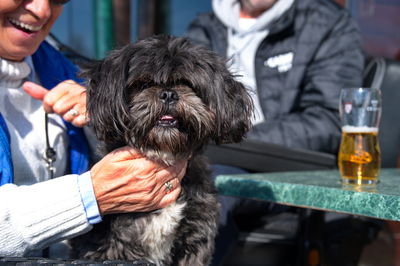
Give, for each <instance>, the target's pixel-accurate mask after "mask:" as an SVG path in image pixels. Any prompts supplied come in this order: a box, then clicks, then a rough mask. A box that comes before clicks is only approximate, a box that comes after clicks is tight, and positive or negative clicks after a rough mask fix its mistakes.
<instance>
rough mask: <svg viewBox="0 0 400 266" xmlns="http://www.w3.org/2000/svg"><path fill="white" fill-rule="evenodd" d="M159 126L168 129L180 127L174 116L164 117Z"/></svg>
mask: <svg viewBox="0 0 400 266" xmlns="http://www.w3.org/2000/svg"><path fill="white" fill-rule="evenodd" d="M158 125H160V126H166V127H176V126H177V125H178V121H177V120H176V119H175V117H173V116H172V115H163V116H161V118H160V120H159V121H158Z"/></svg>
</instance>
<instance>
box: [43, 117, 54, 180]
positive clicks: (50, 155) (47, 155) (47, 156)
mask: <svg viewBox="0 0 400 266" xmlns="http://www.w3.org/2000/svg"><path fill="white" fill-rule="evenodd" d="M44 124H45V130H46V150H45V151H44V154H43V159H44V160H45V162H46V168H47V170H48V171H49V174H50V179H53V178H54V170H55V169H54V162H55V161H56V155H57V153H56V151H55V150H54V149H53V148H52V147H50V141H49V116H48V114H47V113H45V115H44Z"/></svg>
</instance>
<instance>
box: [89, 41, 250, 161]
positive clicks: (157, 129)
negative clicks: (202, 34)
mask: <svg viewBox="0 0 400 266" xmlns="http://www.w3.org/2000/svg"><path fill="white" fill-rule="evenodd" d="M82 76H83V77H85V78H87V80H88V84H87V85H88V86H87V87H88V115H89V118H90V124H91V126H92V127H93V128H94V130H95V132H96V134H97V136H98V138H99V139H100V140H102V141H104V142H105V143H106V145H107V149H108V150H110V149H114V148H116V147H120V146H124V145H130V146H132V147H135V148H137V149H139V150H141V151H142V152H144V153H145V154H152V155H154V156H156V157H157V156H158V157H160V158H164V157H165V155H167V158H171V157H170V156H172V158H177V157H186V158H187V157H189V156H190V155H191V154H192V153H193V152H195V151H197V150H199V149H200V148H201V147H202V146H203V145H204V144H206V143H207V142H208V141H210V140H213V141H215V142H216V143H228V142H238V141H240V140H242V138H243V136H244V134H245V133H246V132H247V131H248V129H249V126H250V115H251V113H252V102H251V98H250V96H249V95H248V93H247V91H246V89H245V88H244V86H243V85H242V84H241V83H239V82H237V81H235V79H234V77H233V76H232V75H231V73H230V72H229V71H228V70H227V69H226V67H225V62H224V61H222V60H221V59H219V58H218V57H217V56H215V55H214V54H213V53H212V52H210V51H208V50H206V49H204V48H201V47H199V46H194V45H192V44H190V42H189V41H188V40H186V39H184V38H174V37H168V36H156V37H151V38H148V39H145V40H142V41H139V42H137V43H135V44H130V45H128V46H125V47H123V48H122V49H120V50H114V51H112V52H111V53H110V54H109V55H108V56H107V57H106V58H105V59H104V60H102V61H98V62H96V63H94V64H93V65H92V66H91V67H89V68H88V69H87V70H86V71H84V72H83V74H82Z"/></svg>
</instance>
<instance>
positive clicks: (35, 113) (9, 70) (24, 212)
mask: <svg viewBox="0 0 400 266" xmlns="http://www.w3.org/2000/svg"><path fill="white" fill-rule="evenodd" d="M30 72H31V71H30V67H29V64H27V63H26V62H19V63H15V62H9V61H6V60H3V59H0V111H1V113H2V115H3V116H4V118H5V120H6V122H7V126H8V127H9V131H10V135H11V152H12V154H13V155H12V157H13V158H12V159H13V164H14V179H15V180H14V181H15V183H16V184H17V185H21V186H17V185H14V184H8V185H3V186H2V187H0V256H22V255H25V254H32V252H31V251H33V250H39V249H41V248H43V247H46V246H48V245H50V244H51V243H55V242H58V241H60V240H63V239H67V238H71V237H73V236H75V235H77V234H81V233H84V232H86V231H88V230H90V229H91V225H90V224H89V223H88V221H87V218H86V213H85V210H84V207H83V204H82V199H81V195H80V192H79V187H78V176H77V175H67V176H62V177H59V178H56V179H54V180H51V181H46V182H41V183H37V182H40V181H44V180H47V179H48V175H47V171H46V168H45V166H44V163H43V161H42V158H41V154H42V150H43V145H44V143H45V138H44V122H43V119H41V118H43V117H44V111H43V108H42V107H41V103H40V102H39V101H36V100H33V99H32V98H30V96H29V95H27V94H26V93H24V92H23V91H22V89H21V84H22V82H23V80H24V79H25V78H26V77H27V76H28V75H29V74H30ZM38 120H40V121H38ZM60 121H61V120H60V119H59V118H57V116H53V119H52V120H51V125H50V126H49V128H50V133H51V134H50V141H51V145H52V146H53V147H54V146H55V148H56V150H58V157H57V161H56V162H57V165H56V176H58V175H62V173H64V172H65V168H66V163H65V162H66V158H65V157H66V156H65V154H66V152H65V150H66V149H65V146H66V144H67V140H66V137H65V132H64V128H63V124H62V122H60ZM88 174H90V173H89V172H87V173H85V175H88ZM35 183H36V184H35ZM31 184H33V185H31ZM25 185H27V186H25Z"/></svg>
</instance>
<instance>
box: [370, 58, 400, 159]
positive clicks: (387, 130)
mask: <svg viewBox="0 0 400 266" xmlns="http://www.w3.org/2000/svg"><path fill="white" fill-rule="evenodd" d="M363 86H365V87H372V88H380V89H381V91H382V106H383V107H382V118H381V123H380V128H379V143H380V147H381V158H382V167H396V166H397V160H398V156H399V149H400V120H399V118H398V117H399V116H398V115H399V113H398V112H399V111H400V62H399V61H395V60H390V59H386V58H382V57H375V58H371V59H369V60H368V63H367V65H366V68H365V72H364V84H363Z"/></svg>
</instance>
